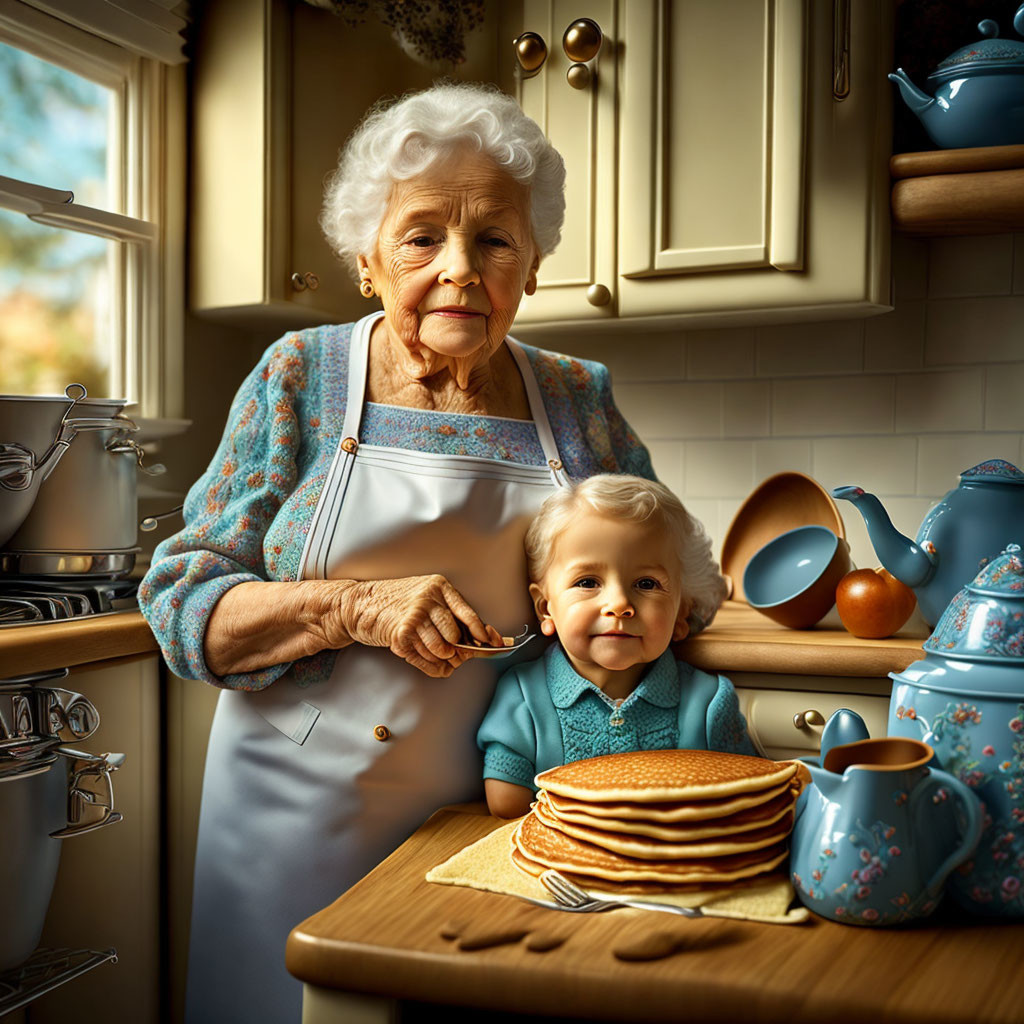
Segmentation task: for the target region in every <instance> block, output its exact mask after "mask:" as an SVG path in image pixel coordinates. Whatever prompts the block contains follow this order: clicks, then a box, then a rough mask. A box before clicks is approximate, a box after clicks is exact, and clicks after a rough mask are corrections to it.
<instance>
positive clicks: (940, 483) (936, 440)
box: [917, 432, 1020, 498]
mask: <svg viewBox="0 0 1024 1024" xmlns="http://www.w3.org/2000/svg"><path fill="white" fill-rule="evenodd" d="M1019 458H1020V435H1019V434H997V433H991V432H990V433H986V434H983V433H977V434H959V435H957V434H948V435H938V434H933V435H931V436H928V437H922V438H921V439H920V441H919V443H918V450H917V493H918V494H921V495H928V496H931V497H934V498H941V497H942V495H943V494H945V493H946V491H948V490H949V489H950V488H952V487H956V485H957V477H958V476H959V475H960V474H961V473H962V472H963V471H964V470H965V469H970V468H971V466H976V465H977V464H978V463H979V462H985V461H986V460H988V459H1006V461H1007V462H1012V463H1014V464H1015V465H1019V464H1020V463H1019V462H1017V460H1018V459H1019Z"/></svg>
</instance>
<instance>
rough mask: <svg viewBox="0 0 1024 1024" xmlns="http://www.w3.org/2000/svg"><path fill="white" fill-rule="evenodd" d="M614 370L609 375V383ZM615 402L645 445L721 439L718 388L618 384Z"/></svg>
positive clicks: (672, 383)
mask: <svg viewBox="0 0 1024 1024" xmlns="http://www.w3.org/2000/svg"><path fill="white" fill-rule="evenodd" d="M616 377H617V369H613V371H612V379H613V380H615V379H616ZM615 400H616V402H617V404H618V406H619V409H620V410H621V411H622V414H623V415H624V416H625V417H626V419H627V420H628V421H629V424H630V426H632V427H633V429H634V430H635V431H636V432H637V433H638V434H639V435H640V437H641V438H643V439H644V440H645V441H656V440H681V439H683V438H687V437H721V436H722V385H721V384H717V383H709V384H698V383H691V382H689V381H668V382H658V383H654V382H652V383H649V384H641V383H631V384H620V385H616V387H615Z"/></svg>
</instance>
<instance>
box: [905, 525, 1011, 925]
mask: <svg viewBox="0 0 1024 1024" xmlns="http://www.w3.org/2000/svg"><path fill="white" fill-rule="evenodd" d="M1022 528H1024V524H1019V525H1018V530H1021V529H1022ZM924 650H925V652H926V653H925V657H924V659H923V660H921V661H916V662H914V663H913V664H912V665H910V666H909V667H908V668H906V669H904V670H903V671H902V672H893V673H890V676H891V677H892V680H893V689H892V699H891V703H890V706H889V723H888V732H889V735H890V736H901V737H907V738H912V739H919V740H922V741H923V742H925V743H927V744H929V745H930V746H931V747H932V748H933V749H934V750H935V758H936V761H935V763H937V764H938V765H940V766H941V767H942V768H943V769H944V770H945V771H947V772H949V773H950V774H951V775H953V776H954V777H956V778H957V779H958V780H959V781H960V782H962V783H963V784H964V785H966V786H967V787H968V788H969V789H970V790H971V791H972V792H973V793H974V794H975V795H976V796H977V797H978V798H979V799H980V800H981V804H982V811H983V823H984V832H983V833H982V836H981V842H980V843H979V844H978V848H977V850H976V851H975V853H974V856H973V857H972V858H971V859H970V860H968V861H967V862H966V863H965V864H964V865H963V866H962V867H961V868H960V869H959V870H958V871H956V872H954V874H953V875H952V876H951V877H950V882H949V889H950V893H951V895H952V897H953V899H954V900H956V902H957V903H959V904H960V905H961V906H963V907H965V908H966V909H968V910H971V911H973V912H975V913H978V914H984V915H992V916H1002V917H1015V918H1020V917H1024V554H1022V552H1021V548H1020V545H1019V544H1009V545H1007V546H1006V548H1005V550H1003V552H1002V553H1001V554H999V555H998V556H997V557H996V558H994V559H992V561H991V562H989V563H988V564H987V565H985V566H984V567H983V568H982V570H981V571H980V572H979V573H978V574H977V576H976V577H975V579H974V580H973V581H972V582H971V583H969V584H968V585H967V586H966V587H964V588H963V589H962V590H961V591H960V592H959V593H958V594H957V595H956V596H955V597H954V598H953V600H952V601H951V602H950V604H949V607H948V608H947V609H946V611H945V612H944V613H943V615H942V617H941V618H940V619H939V622H938V625H937V626H936V627H935V630H934V632H933V633H932V635H931V636H930V637H929V638H928V639H927V640H926V641H925V643H924Z"/></svg>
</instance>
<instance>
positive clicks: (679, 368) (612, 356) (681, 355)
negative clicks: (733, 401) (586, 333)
mask: <svg viewBox="0 0 1024 1024" xmlns="http://www.w3.org/2000/svg"><path fill="white" fill-rule="evenodd" d="M555 351H563V352H568V353H569V354H570V355H578V356H580V357H581V358H583V359H596V360H597V361H598V362H599V363H604V364H605V366H609V367H613V368H614V369H613V371H612V383H613V384H615V385H618V384H619V383H626V382H628V381H665V380H682V378H683V376H684V368H685V365H686V341H685V338H684V335H683V333H682V332H681V331H679V332H675V333H660V334H642V335H639V336H635V337H634V336H630V337H629V338H628V339H627V340H624V339H623V338H622V337H621V336H619V337H600V338H593V337H591V338H587V339H586V340H585V341H582V342H581V343H578V344H576V345H575V346H574V345H573V344H572V343H568V344H566V343H564V342H563V344H562V345H561V346H555Z"/></svg>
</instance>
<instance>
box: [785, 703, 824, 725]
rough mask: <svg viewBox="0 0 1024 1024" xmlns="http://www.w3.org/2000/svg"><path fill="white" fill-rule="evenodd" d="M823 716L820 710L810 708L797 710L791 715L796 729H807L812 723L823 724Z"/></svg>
mask: <svg viewBox="0 0 1024 1024" xmlns="http://www.w3.org/2000/svg"><path fill="white" fill-rule="evenodd" d="M824 724H825V716H824V715H823V714H822V713H821V712H820V711H815V710H814V708H810V709H809V710H807V711H798V712H797V713H796V714H795V715H794V716H793V726H794V728H797V729H807V728H809V727H810V726H812V725H818V726H821V725H824Z"/></svg>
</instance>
